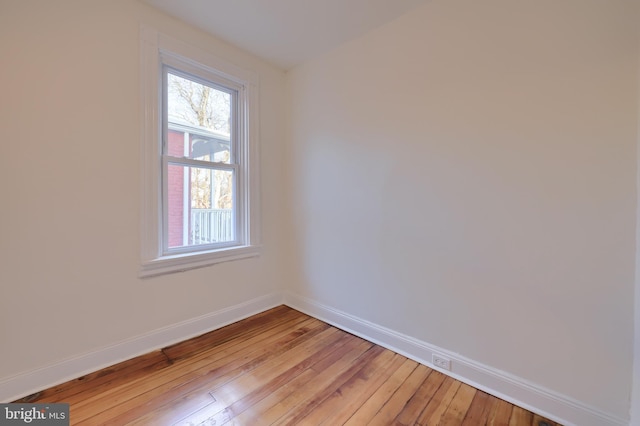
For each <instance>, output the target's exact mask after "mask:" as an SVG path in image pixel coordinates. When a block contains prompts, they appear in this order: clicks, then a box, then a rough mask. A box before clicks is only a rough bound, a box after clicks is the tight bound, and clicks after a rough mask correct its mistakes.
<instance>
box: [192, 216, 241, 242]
mask: <svg viewBox="0 0 640 426" xmlns="http://www.w3.org/2000/svg"><path fill="white" fill-rule="evenodd" d="M232 212H233V210H230V209H228V210H227V209H224V210H223V209H192V210H191V244H210V243H219V242H225V241H233V239H234V236H233V215H232Z"/></svg>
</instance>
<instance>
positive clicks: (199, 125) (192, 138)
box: [166, 72, 233, 163]
mask: <svg viewBox="0 0 640 426" xmlns="http://www.w3.org/2000/svg"><path fill="white" fill-rule="evenodd" d="M232 102H233V96H232V95H231V93H230V92H228V91H224V90H220V89H219V88H216V87H213V85H206V84H201V83H199V82H196V81H192V80H189V79H187V78H184V77H181V76H178V75H175V74H172V73H171V72H168V73H167V120H168V123H167V127H168V131H167V139H168V140H167V148H166V150H167V152H166V153H167V154H169V155H172V156H177V157H189V158H193V159H197V160H202V161H215V162H220V163H229V162H230V157H231V149H230V140H231V129H232V117H231V111H232Z"/></svg>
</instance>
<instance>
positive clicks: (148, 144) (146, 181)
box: [139, 25, 261, 277]
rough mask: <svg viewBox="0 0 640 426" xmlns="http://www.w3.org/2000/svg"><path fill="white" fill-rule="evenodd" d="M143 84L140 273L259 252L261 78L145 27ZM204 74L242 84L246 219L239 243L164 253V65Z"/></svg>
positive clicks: (240, 182) (241, 205) (241, 179)
mask: <svg viewBox="0 0 640 426" xmlns="http://www.w3.org/2000/svg"><path fill="white" fill-rule="evenodd" d="M140 52H141V64H140V84H141V93H140V99H141V120H142V123H141V143H140V158H141V179H140V181H141V188H140V193H141V195H142V196H141V208H140V229H141V235H140V242H141V244H140V248H141V262H140V270H139V276H140V277H150V276H155V275H162V274H167V273H172V272H180V271H185V270H189V269H194V268H201V267H204V266H209V265H213V264H216V263H220V262H227V261H231V260H237V259H245V258H248V257H255V256H258V255H260V251H261V250H260V248H261V246H260V194H259V182H258V176H259V167H258V165H259V160H258V155H259V150H258V140H257V135H258V127H257V126H258V123H259V117H258V99H257V96H258V84H257V76H256V74H255V73H253V72H251V71H247V70H244V69H241V68H238V67H236V66H235V65H232V64H229V63H228V62H225V61H223V60H221V59H219V58H217V57H215V56H213V55H211V54H209V53H207V52H206V51H203V50H201V49H199V48H197V47H194V46H191V45H188V44H186V43H183V42H181V41H178V40H175V39H173V38H171V37H169V36H166V35H164V34H162V33H159V32H158V31H156V30H155V29H153V28H150V27H147V26H144V25H142V26H141V28H140ZM165 65H166V66H168V67H170V68H177V69H178V70H180V71H183V72H186V73H190V74H193V75H195V76H197V77H200V78H203V75H204V76H206V75H207V74H209V75H212V76H215V80H213V81H214V82H221V81H223V82H224V81H228V82H229V86H230V87H233V88H238V87H239V88H240V89H239V91H238V96H239V97H240V96H243V98H244V102H242V103H241V104H242V105H240V108H239V110H238V114H240V115H242V119H241V120H240V121H241V122H242V123H243V125H242V126H239V127H238V130H237V131H238V132H239V134H238V144H237V150H238V152H237V153H236V155H237V156H238V158H237V163H238V164H241V165H242V167H240V168H239V172H238V176H237V183H236V185H237V186H238V188H242V190H239V191H238V203H237V204H238V205H237V211H238V214H239V215H242V216H243V217H244V219H245V220H244V221H243V222H244V223H242V224H241V226H242V229H240V230H239V234H240V235H238V239H239V244H237V245H233V246H231V247H218V248H213V249H209V250H204V251H203V250H193V251H187V252H175V253H170V254H164V247H163V242H162V235H163V232H164V230H163V227H164V225H163V219H162V217H163V214H162V209H163V208H164V206H163V194H162V178H163V173H162V168H163V166H162V165H163V162H164V161H165V159H163V156H162V146H161V143H162V134H163V123H162V120H163V118H162V117H163V99H162V95H161V94H162V88H163V81H162V79H163V77H162V76H163V67H164V66H165Z"/></svg>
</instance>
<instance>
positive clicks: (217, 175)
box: [167, 164, 236, 248]
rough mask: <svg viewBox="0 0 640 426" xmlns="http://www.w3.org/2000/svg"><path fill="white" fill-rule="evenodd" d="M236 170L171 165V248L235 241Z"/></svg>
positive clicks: (169, 238)
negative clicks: (234, 187)
mask: <svg viewBox="0 0 640 426" xmlns="http://www.w3.org/2000/svg"><path fill="white" fill-rule="evenodd" d="M233 184H234V182H233V171H230V170H216V169H205V168H199V167H185V166H182V165H176V164H170V165H169V166H168V175H167V222H168V223H167V224H168V227H167V228H168V235H167V239H168V247H169V248H178V247H185V246H193V245H201V244H214V243H223V242H229V241H234V240H235V239H236V236H235V235H234V233H235V232H234V228H235V227H234V220H235V219H234V214H233V207H234V206H233Z"/></svg>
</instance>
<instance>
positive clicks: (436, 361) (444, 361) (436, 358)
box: [431, 354, 451, 371]
mask: <svg viewBox="0 0 640 426" xmlns="http://www.w3.org/2000/svg"><path fill="white" fill-rule="evenodd" d="M431 362H432V363H433V365H435V366H436V367H438V368H442V369H443V370H447V371H448V370H451V360H450V359H449V358H445V357H443V356H442V355H438V354H431Z"/></svg>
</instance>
